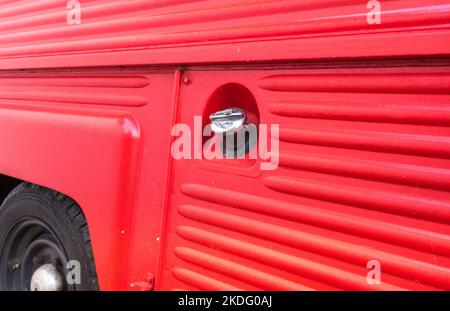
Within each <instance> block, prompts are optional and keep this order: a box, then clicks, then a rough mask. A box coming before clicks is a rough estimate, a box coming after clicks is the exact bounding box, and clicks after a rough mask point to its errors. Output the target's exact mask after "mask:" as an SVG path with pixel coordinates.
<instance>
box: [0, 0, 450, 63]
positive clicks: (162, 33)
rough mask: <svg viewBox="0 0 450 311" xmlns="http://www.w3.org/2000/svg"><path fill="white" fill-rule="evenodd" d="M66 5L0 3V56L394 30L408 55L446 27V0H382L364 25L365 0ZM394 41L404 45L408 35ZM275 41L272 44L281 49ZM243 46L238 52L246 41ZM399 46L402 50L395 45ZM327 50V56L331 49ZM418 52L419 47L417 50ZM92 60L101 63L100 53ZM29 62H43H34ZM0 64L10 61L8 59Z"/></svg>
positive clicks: (369, 47)
mask: <svg viewBox="0 0 450 311" xmlns="http://www.w3.org/2000/svg"><path fill="white" fill-rule="evenodd" d="M66 4H67V1H66V0H55V1H32V2H30V1H25V0H24V1H3V2H1V3H0V19H1V23H0V59H1V58H25V57H29V56H44V55H47V56H48V55H58V54H78V53H88V52H89V53H92V52H99V51H104V52H107V51H123V50H136V49H144V48H145V49H150V50H155V49H156V50H160V49H165V48H168V47H186V46H198V45H200V46H211V45H215V47H214V48H215V49H216V52H217V60H219V58H220V55H219V54H220V49H221V48H220V45H222V44H228V43H239V42H241V43H248V42H252V41H267V40H275V39H276V40H286V39H287V40H293V39H307V38H327V37H330V36H331V37H342V36H345V37H347V38H358V37H359V36H361V37H363V35H367V34H374V35H377V36H378V37H380V38H383V37H384V36H385V35H387V36H388V35H389V34H390V33H392V32H398V33H399V34H401V33H406V34H407V35H408V36H410V37H411V38H409V39H408V40H409V41H408V42H409V49H410V53H412V54H414V53H417V52H414V51H415V50H416V49H419V46H420V44H419V42H418V41H417V40H418V38H417V37H416V35H415V34H414V31H417V34H419V35H420V34H429V31H430V32H433V31H436V32H442V31H443V30H448V20H449V18H450V3H449V2H448V0H433V1H430V0H414V1H382V11H381V12H382V22H381V24H379V25H369V24H368V22H367V13H368V12H369V11H370V10H369V9H367V8H366V4H367V2H366V1H354V0H340V1H338V0H320V1H317V0H314V1H309V0H308V1H297V0H283V1H268V0H208V1H200V0H197V1H195V0H190V1H179V0H162V1H147V0H131V1H118V0H116V1H114V0H113V1H110V0H89V1H88V0H85V1H81V4H82V10H81V24H80V25H68V24H67V22H66V16H67V14H68V12H69V10H68V9H67V8H66ZM424 31H426V32H424ZM354 36H356V37H354ZM413 37H414V38H413ZM365 40H366V41H365V43H364V44H365V45H366V47H365V48H364V49H365V50H366V53H365V55H366V56H370V55H373V54H374V53H376V54H379V52H380V50H383V49H384V51H385V54H386V53H388V52H387V51H388V47H389V45H388V44H386V45H384V46H383V45H379V44H374V42H373V41H372V40H370V38H366V39H365ZM399 40H401V39H400V38H399ZM300 42H302V41H300ZM399 42H402V44H404V43H405V42H406V41H399ZM414 42H415V44H414ZM297 44H299V43H296V46H297ZM398 44H400V43H398ZM275 46H276V45H274V46H273V47H272V48H273V49H280V47H279V46H278V47H277V48H275ZM338 47H339V45H337V46H336V47H335V48H336V49H339V48H338ZM236 48H239V45H237V46H236ZM242 48H243V51H242V52H243V53H244V52H245V48H244V45H242ZM341 48H342V49H346V45H345V44H342V45H341ZM423 48H424V47H420V49H423ZM425 48H428V49H429V52H428V54H430V53H433V51H434V53H437V50H434V49H438V47H437V46H436V47H433V46H428V47H425ZM281 49H282V50H283V53H284V57H282V56H281V58H286V59H287V58H289V59H291V58H292V57H293V55H290V51H289V49H286V48H281ZM315 49H316V50H320V49H323V43H322V48H321V47H320V43H318V44H317V47H316V48H315ZM394 49H395V47H394ZM397 49H398V50H399V51H400V50H401V48H400V46H398V47H397ZM172 51H173V50H172ZM174 52H176V50H175V51H174ZM179 52H180V54H183V53H184V54H185V56H184V57H182V56H181V57H180V54H177V56H174V57H173V58H171V59H172V62H192V61H194V60H198V59H202V58H201V57H202V56H204V55H205V52H203V53H201V52H198V51H197V52H195V53H194V54H193V53H191V52H187V51H185V50H184V49H183V48H182V49H179ZM330 52H332V51H329V52H328V55H329V57H333V56H336V54H333V53H330ZM334 52H336V51H334ZM441 52H442V51H441ZM447 52H448V49H447ZM199 53H200V54H199ZM236 53H238V54H239V53H240V52H239V51H236ZM253 53H254V55H253V56H245V57H247V58H248V59H261V58H267V57H270V55H267V53H266V54H265V55H264V54H262V55H261V53H259V52H255V51H254V52H253ZM317 53H319V52H318V51H317V52H313V53H310V55H308V57H315V54H317ZM348 53H350V51H349V52H348ZM401 53H404V52H401ZM420 53H421V54H423V53H424V52H423V50H421V52H420ZM206 54H210V53H206ZM277 55H278V54H277ZM128 57H129V56H128ZM277 57H278V58H280V56H277ZM225 60H226V59H225ZM41 61H43V60H41ZM47 61H48V60H47V59H45V62H46V64H47V66H52V62H50V63H47ZM97 61H98V62H100V63H101V62H102V61H103V60H102V59H98V60H97ZM127 61H130V60H125V59H122V62H124V63H126V62H127ZM167 61H168V60H164V62H167ZM140 62H141V63H142V62H146V63H149V62H150V63H160V62H163V60H162V58H161V57H156V58H153V59H152V60H150V59H145V58H140V60H137V61H135V63H140ZM85 63H86V62H85ZM18 64H19V63H18ZM34 64H35V66H39V67H41V66H42V64H40V63H39V62H36V63H34ZM81 64H82V63H80V65H81ZM4 66H5V67H9V66H7V64H6V63H5V65H4ZM10 66H12V65H10Z"/></svg>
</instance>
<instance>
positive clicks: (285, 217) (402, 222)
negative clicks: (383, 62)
mask: <svg viewBox="0 0 450 311" xmlns="http://www.w3.org/2000/svg"><path fill="white" fill-rule="evenodd" d="M448 69H449V68H448V67H446V68H444V67H440V68H414V69H412V68H384V69H383V68H373V69H367V68H366V69H364V68H354V69H342V68H340V69H304V70H284V71H275V70H272V71H233V72H226V73H224V72H214V73H212V72H189V74H190V75H191V76H192V79H193V81H194V82H193V83H192V85H190V86H188V87H185V88H183V90H182V91H181V98H180V114H179V121H180V122H183V123H187V124H191V125H192V122H193V116H194V115H195V114H197V113H198V112H199V111H203V109H204V103H205V102H208V96H210V95H211V94H213V92H214V90H215V89H216V88H218V87H219V86H221V85H224V84H227V83H229V82H231V81H232V82H233V83H240V84H242V85H245V86H246V87H248V88H249V89H250V90H251V92H252V93H253V95H254V96H255V98H256V102H257V103H258V108H259V112H260V122H261V123H266V124H272V123H277V124H280V140H281V143H280V168H278V169H277V170H275V171H259V164H258V163H254V164H253V165H252V166H250V167H245V168H242V167H241V166H238V165H236V164H235V163H233V160H224V161H222V162H215V163H207V162H208V161H206V160H197V161H195V160H186V161H175V162H174V169H173V174H174V176H173V182H172V185H171V189H172V192H173V196H172V200H171V202H170V205H169V208H168V210H169V216H168V218H169V221H168V224H167V227H166V237H167V240H166V241H165V244H167V245H168V246H167V247H166V251H165V253H164V256H163V258H164V264H163V267H162V275H161V276H162V277H161V280H160V281H161V283H160V289H170V288H176V289H181V288H183V289H191V288H195V289H217V288H222V289H227V288H230V287H233V288H236V287H237V288H240V289H249V290H255V289H258V290H259V289H275V290H298V289H300V290H302V289H307V288H308V289H331V290H334V289H346V290H354V289H356V290H372V289H373V290H395V289H416V290H417V289H426V290H428V289H449V286H450V261H449V258H448V256H449V254H450V253H449V251H450V226H449V223H450V217H449V216H450V215H449V210H450V195H449V193H448V191H449V181H450V161H449V160H448V156H449V153H448V151H449V150H448V146H450V145H449V143H450V138H449V137H450V131H449V128H448V124H449V123H448V112H449V111H450V106H449V97H448V95H447V94H448V91H449V90H450V83H449V81H448V77H449V71H448ZM413 86H414V87H413ZM184 103H190V104H189V105H186V104H184ZM226 161H228V162H226ZM220 167H228V168H227V169H225V170H220ZM253 169H254V170H257V171H258V174H257V175H256V176H246V174H245V173H242V172H241V171H246V170H253ZM370 260H378V261H379V262H380V263H381V267H382V271H383V273H382V278H383V281H382V284H381V285H377V286H374V285H368V284H367V282H366V275H367V272H368V270H367V268H366V264H367V262H369V261H370Z"/></svg>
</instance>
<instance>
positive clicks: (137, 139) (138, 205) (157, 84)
mask: <svg viewBox="0 0 450 311" xmlns="http://www.w3.org/2000/svg"><path fill="white" fill-rule="evenodd" d="M369 2H372V1H369ZM375 2H376V1H375ZM80 4H81V11H80V12H81V23H80V24H74V25H72V24H68V22H67V16H68V14H69V13H70V12H71V10H70V9H67V7H66V5H67V1H65V0H55V1H10V0H2V1H1V0H0V173H1V174H3V175H7V176H11V177H15V178H18V179H21V180H25V181H29V182H33V183H36V184H39V185H42V186H46V187H49V188H52V189H55V190H57V191H60V192H61V193H64V194H66V195H68V196H70V197H71V198H73V199H74V200H75V201H76V202H78V204H79V205H80V206H81V207H82V209H83V211H84V213H85V215H86V218H87V221H88V224H89V230H90V234H91V239H92V246H93V251H94V257H95V263H96V268H97V273H98V277H99V282H100V287H101V289H103V290H149V289H157V290H240V289H242V290H407V289H411V290H438V289H447V290H448V289H450V127H449V124H450V97H449V94H450V62H448V57H449V56H450V26H449V25H450V23H449V22H450V2H449V1H444V0H435V1H430V0H414V1H400V0H397V1H381V15H380V17H381V23H380V24H370V23H369V22H368V18H369V17H368V13H370V11H371V9H370V8H369V9H368V8H367V2H365V1H362V2H361V1H345V0H341V1H337V0H315V1H289V0H286V1H268V0H239V1H238V0H221V1H216V0H208V1H180V0H161V1H144V0H142V1H138V0H132V1H106V0H85V1H80ZM218 94H219V95H218ZM249 103H253V104H252V105H251V106H248V107H249V109H250V110H251V111H250V112H251V114H252V115H253V116H255V120H256V121H257V123H258V124H267V125H271V124H278V125H279V128H280V133H279V135H280V136H279V137H280V145H279V147H280V153H279V156H280V158H279V167H278V168H277V169H276V170H269V171H265V170H262V169H261V160H258V159H256V160H250V159H248V160H230V159H224V160H205V159H197V160H195V159H193V160H189V159H182V160H175V159H174V158H173V157H172V156H171V145H172V143H173V142H174V141H175V139H176V137H172V136H171V129H172V127H173V126H174V125H175V124H178V123H183V124H187V125H189V126H190V127H191V128H195V125H194V120H195V119H194V118H195V117H202V118H203V122H206V123H207V122H208V116H209V114H210V113H211V112H215V111H218V110H220V109H223V108H226V107H225V106H224V105H229V104H233V105H236V106H239V105H243V106H244V107H247V106H246V105H248V104H249ZM374 261H375V262H379V263H380V267H381V271H382V283H381V284H369V283H368V282H367V275H368V273H369V272H370V269H371V267H372V264H371V263H373V262H374Z"/></svg>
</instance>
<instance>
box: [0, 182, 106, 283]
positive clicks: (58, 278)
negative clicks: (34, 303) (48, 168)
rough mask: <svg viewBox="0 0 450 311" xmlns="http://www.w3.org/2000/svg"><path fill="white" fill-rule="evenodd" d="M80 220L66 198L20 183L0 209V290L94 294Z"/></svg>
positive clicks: (85, 235)
mask: <svg viewBox="0 0 450 311" xmlns="http://www.w3.org/2000/svg"><path fill="white" fill-rule="evenodd" d="M97 289H98V283H97V275H96V271H95V265H94V260H93V254H92V248H91V243H90V237H89V232H88V226H87V222H86V219H85V217H84V215H83V213H82V211H81V209H80V207H79V206H78V205H77V204H76V203H75V202H74V201H73V200H72V199H70V198H69V197H67V196H65V195H62V194H60V193H58V192H56V191H53V190H50V189H47V188H44V187H40V186H37V185H34V184H30V183H22V184H20V185H19V186H17V187H16V188H15V189H14V190H13V191H11V193H10V194H9V195H8V196H7V197H6V199H5V201H4V202H3V204H2V205H1V207H0V290H7V291H17V290H18V291H28V290H68V291H75V290H81V291H84V290H86V291H90V290H97Z"/></svg>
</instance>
